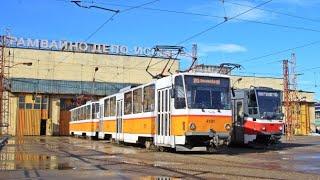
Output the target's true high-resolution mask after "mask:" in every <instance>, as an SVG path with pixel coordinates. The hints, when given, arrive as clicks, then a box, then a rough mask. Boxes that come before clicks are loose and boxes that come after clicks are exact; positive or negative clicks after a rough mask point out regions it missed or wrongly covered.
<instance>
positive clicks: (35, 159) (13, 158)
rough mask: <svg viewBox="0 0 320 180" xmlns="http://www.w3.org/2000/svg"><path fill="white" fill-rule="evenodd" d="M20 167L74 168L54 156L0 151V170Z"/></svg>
mask: <svg viewBox="0 0 320 180" xmlns="http://www.w3.org/2000/svg"><path fill="white" fill-rule="evenodd" d="M20 169H41V170H47V169H58V170H70V169H75V168H74V167H72V166H71V165H70V164H69V163H66V162H60V161H59V159H58V158H57V157H56V156H48V155H39V154H28V153H17V152H16V153H9V152H2V153H0V170H20Z"/></svg>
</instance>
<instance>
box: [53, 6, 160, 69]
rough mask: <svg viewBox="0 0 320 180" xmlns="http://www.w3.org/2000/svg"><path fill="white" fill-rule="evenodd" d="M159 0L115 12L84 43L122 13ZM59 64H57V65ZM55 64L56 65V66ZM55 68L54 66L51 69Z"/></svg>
mask: <svg viewBox="0 0 320 180" xmlns="http://www.w3.org/2000/svg"><path fill="white" fill-rule="evenodd" d="M158 1H160V0H153V1H148V2H146V3H143V4H140V5H137V6H133V7H130V8H127V9H124V10H122V11H117V12H115V13H114V14H113V15H112V16H111V17H109V18H108V19H107V20H106V21H104V22H103V23H102V24H101V25H100V26H99V27H98V28H96V29H95V30H94V31H93V32H92V33H90V34H89V36H88V37H87V38H86V39H85V42H86V41H88V40H89V39H91V38H92V37H93V36H94V35H95V34H96V33H98V32H99V31H100V30H101V29H102V28H103V27H104V26H105V25H106V24H108V23H109V22H111V21H112V20H113V18H114V17H115V16H116V15H118V14H120V13H124V12H128V11H131V10H134V9H138V8H141V7H143V6H146V5H150V4H153V3H155V2H158ZM71 55H72V54H69V55H68V56H67V57H66V58H64V59H63V60H65V59H67V58H68V57H70V56H71ZM58 64H59V63H58ZM58 64H57V65H58ZM53 68H55V66H54V67H53Z"/></svg>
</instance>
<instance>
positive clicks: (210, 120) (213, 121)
mask: <svg viewBox="0 0 320 180" xmlns="http://www.w3.org/2000/svg"><path fill="white" fill-rule="evenodd" d="M207 123H215V120H214V119H207Z"/></svg>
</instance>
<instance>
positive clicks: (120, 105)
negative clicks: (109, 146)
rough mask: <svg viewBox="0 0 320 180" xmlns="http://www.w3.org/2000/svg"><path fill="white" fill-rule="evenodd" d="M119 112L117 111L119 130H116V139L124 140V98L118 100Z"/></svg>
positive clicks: (117, 126)
mask: <svg viewBox="0 0 320 180" xmlns="http://www.w3.org/2000/svg"><path fill="white" fill-rule="evenodd" d="M116 105H117V113H116V121H117V124H116V128H117V132H116V141H123V129H122V128H123V124H122V122H123V119H122V115H123V99H120V100H117V104H116Z"/></svg>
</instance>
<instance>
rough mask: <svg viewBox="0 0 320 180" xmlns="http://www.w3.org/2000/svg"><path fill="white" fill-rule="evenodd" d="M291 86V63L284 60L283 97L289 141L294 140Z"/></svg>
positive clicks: (286, 131)
mask: <svg viewBox="0 0 320 180" xmlns="http://www.w3.org/2000/svg"><path fill="white" fill-rule="evenodd" d="M289 84H290V83H289V61H288V60H283V96H284V107H285V135H286V139H287V140H291V139H292V133H293V128H292V117H291V108H290V99H289V98H290V90H289Z"/></svg>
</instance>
